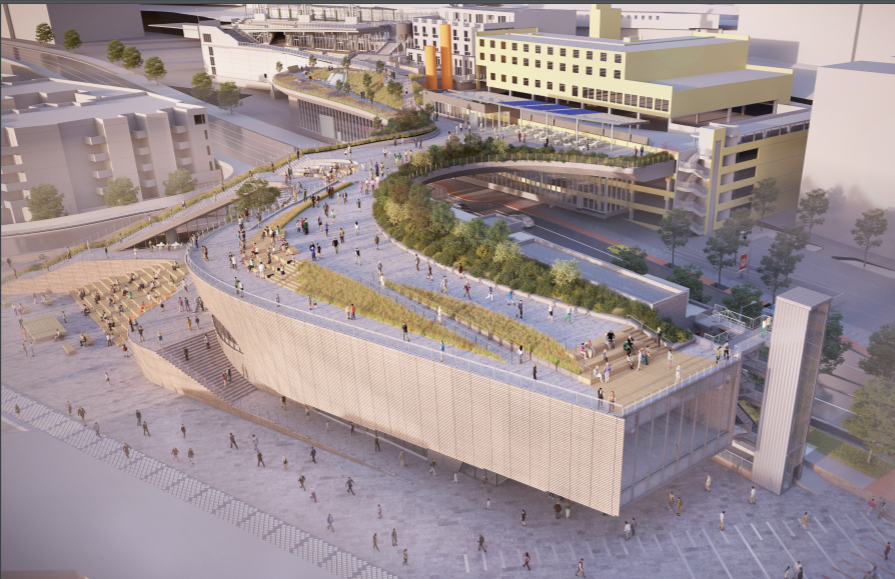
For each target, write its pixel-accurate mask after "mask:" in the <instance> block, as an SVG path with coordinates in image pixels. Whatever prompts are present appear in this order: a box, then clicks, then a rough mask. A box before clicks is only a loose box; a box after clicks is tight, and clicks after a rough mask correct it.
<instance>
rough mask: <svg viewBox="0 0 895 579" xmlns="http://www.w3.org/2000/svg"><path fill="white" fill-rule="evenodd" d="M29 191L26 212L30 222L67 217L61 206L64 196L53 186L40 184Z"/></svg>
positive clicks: (66, 212) (63, 206)
mask: <svg viewBox="0 0 895 579" xmlns="http://www.w3.org/2000/svg"><path fill="white" fill-rule="evenodd" d="M30 191H31V192H30V194H29V195H28V211H29V212H30V213H31V221H41V220H43V219H53V218H55V217H62V216H63V215H68V211H66V209H65V205H64V204H63V201H64V200H65V196H63V195H62V193H60V192H59V191H58V190H57V189H56V186H55V185H52V184H50V183H40V184H38V185H34V186H33V187H31V188H30Z"/></svg>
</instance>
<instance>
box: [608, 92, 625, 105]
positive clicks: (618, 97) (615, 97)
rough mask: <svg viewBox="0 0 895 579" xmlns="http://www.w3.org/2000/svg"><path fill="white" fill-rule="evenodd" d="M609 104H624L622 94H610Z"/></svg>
mask: <svg viewBox="0 0 895 579" xmlns="http://www.w3.org/2000/svg"><path fill="white" fill-rule="evenodd" d="M609 102H611V103H616V104H619V105H620V104H622V93H620V92H610V93H609Z"/></svg>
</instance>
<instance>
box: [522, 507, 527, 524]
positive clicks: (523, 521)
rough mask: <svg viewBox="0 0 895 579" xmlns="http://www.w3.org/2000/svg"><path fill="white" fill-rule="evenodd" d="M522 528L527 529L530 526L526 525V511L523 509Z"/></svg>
mask: <svg viewBox="0 0 895 579" xmlns="http://www.w3.org/2000/svg"><path fill="white" fill-rule="evenodd" d="M522 526H523V527H527V526H528V525H526V524H525V509H522Z"/></svg>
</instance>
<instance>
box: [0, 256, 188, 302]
mask: <svg viewBox="0 0 895 579" xmlns="http://www.w3.org/2000/svg"><path fill="white" fill-rule="evenodd" d="M93 251H102V250H99V249H94V250H93ZM178 255H182V254H179V253H172V254H171V257H170V259H161V258H157V259H109V260H102V261H77V262H75V263H72V264H70V265H66V266H61V267H59V266H57V267H59V268H58V269H55V270H51V271H49V272H47V273H45V274H43V275H39V276H37V277H32V278H27V279H17V280H15V281H11V282H9V283H6V284H3V286H2V288H0V294H2V295H26V294H30V293H68V292H70V291H75V290H77V289H79V288H82V287H84V286H85V285H86V284H89V283H91V282H94V281H99V280H101V279H105V278H107V277H114V276H126V275H128V274H129V273H131V272H132V271H134V270H138V269H143V268H146V267H157V266H158V265H159V264H160V263H170V262H172V261H176V258H177V256H178Z"/></svg>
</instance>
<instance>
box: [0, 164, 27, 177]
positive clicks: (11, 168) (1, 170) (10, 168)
mask: <svg viewBox="0 0 895 579" xmlns="http://www.w3.org/2000/svg"><path fill="white" fill-rule="evenodd" d="M24 167H25V164H24V163H17V164H15V165H3V166H2V167H0V175H9V174H10V173H19V172H21V171H22V170H23V168H24Z"/></svg>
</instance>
